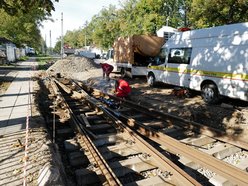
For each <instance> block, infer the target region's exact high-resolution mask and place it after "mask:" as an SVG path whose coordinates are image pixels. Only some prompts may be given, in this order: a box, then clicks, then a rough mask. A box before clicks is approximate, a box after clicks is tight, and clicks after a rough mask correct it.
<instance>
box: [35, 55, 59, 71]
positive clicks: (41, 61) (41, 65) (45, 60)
mask: <svg viewBox="0 0 248 186" xmlns="http://www.w3.org/2000/svg"><path fill="white" fill-rule="evenodd" d="M55 60H57V59H55V58H52V57H37V58H36V61H37V62H38V70H46V69H48V68H49V67H50V66H51V65H52V64H53V63H54V61H55Z"/></svg>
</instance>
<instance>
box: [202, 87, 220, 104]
mask: <svg viewBox="0 0 248 186" xmlns="http://www.w3.org/2000/svg"><path fill="white" fill-rule="evenodd" d="M201 96H202V98H203V100H204V101H205V102H206V103H208V104H216V103H218V102H219V91H218V88H217V87H216V85H214V84H206V85H204V86H203V87H202V90H201Z"/></svg>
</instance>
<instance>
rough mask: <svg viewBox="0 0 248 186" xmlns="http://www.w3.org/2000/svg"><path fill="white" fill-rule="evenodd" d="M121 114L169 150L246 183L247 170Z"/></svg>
mask: <svg viewBox="0 0 248 186" xmlns="http://www.w3.org/2000/svg"><path fill="white" fill-rule="evenodd" d="M90 89H91V90H95V89H93V88H90ZM97 91H99V90H97ZM102 95H107V96H109V97H110V98H113V99H116V100H119V101H122V103H125V104H126V103H127V104H129V105H133V106H135V108H136V109H137V108H138V110H139V111H140V110H142V112H144V113H146V114H149V115H152V114H155V115H158V116H160V118H162V117H163V116H166V117H172V118H173V119H176V120H178V121H181V122H185V120H184V119H182V118H179V117H175V116H171V115H167V114H164V113H161V112H158V111H155V110H154V109H146V108H144V107H142V106H137V105H135V104H134V103H132V102H130V101H127V100H123V99H120V98H117V97H115V96H113V95H109V94H105V93H102ZM109 110H111V109H109ZM112 111H113V112H116V111H114V110H112ZM148 111H149V112H148ZM119 114H120V115H121V113H119ZM121 116H122V117H123V118H125V119H126V120H127V124H128V125H129V126H130V127H132V128H133V127H135V128H136V130H137V131H138V132H140V133H141V134H142V135H144V136H146V137H149V138H150V139H151V140H153V141H155V142H157V143H159V144H161V145H163V146H165V147H167V148H168V149H169V150H171V151H174V152H177V153H179V154H181V155H183V156H185V157H187V158H189V159H192V160H193V161H195V162H196V163H198V164H200V165H202V166H205V167H207V168H209V169H210V170H212V171H214V172H216V173H218V174H219V175H222V176H223V177H225V178H228V179H229V180H230V181H232V182H233V183H236V184H238V185H248V179H247V177H248V173H247V172H245V171H243V170H240V169H238V168H236V167H234V166H233V165H230V164H227V163H225V162H223V161H221V160H218V159H216V158H214V157H212V156H210V155H208V154H205V153H204V152H201V151H198V150H196V149H194V148H192V147H190V146H187V145H185V144H183V143H181V142H178V141H177V140H175V139H173V138H171V137H169V136H167V135H165V134H164V133H161V132H159V131H157V130H154V129H152V128H150V127H148V126H145V125H143V124H142V123H140V122H137V121H135V119H132V118H129V117H126V116H124V115H121ZM186 122H187V123H190V124H194V125H197V126H201V127H203V128H205V129H206V128H207V129H209V127H206V126H203V125H201V124H198V123H196V122H191V121H186ZM209 130H210V129H209ZM211 130H212V129H211ZM198 132H199V131H198ZM216 133H217V134H219V135H220V133H221V134H222V135H223V132H221V131H218V130H216ZM214 138H215V139H225V137H221V138H220V137H215V136H214ZM221 141H224V140H221ZM227 143H228V141H227ZM237 144H239V145H241V146H242V147H243V146H245V147H246V146H247V143H245V142H242V141H241V142H239V143H237Z"/></svg>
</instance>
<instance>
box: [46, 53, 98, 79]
mask: <svg viewBox="0 0 248 186" xmlns="http://www.w3.org/2000/svg"><path fill="white" fill-rule="evenodd" d="M47 72H48V73H51V72H52V73H60V74H61V75H62V76H63V77H67V78H72V79H76V80H80V81H81V80H82V81H83V80H87V79H88V78H90V77H101V76H102V69H101V67H100V65H99V64H97V63H95V62H94V61H93V60H92V59H88V58H85V57H74V56H70V57H67V58H64V59H60V60H58V61H56V63H54V64H53V65H52V66H51V67H49V68H48V69H47Z"/></svg>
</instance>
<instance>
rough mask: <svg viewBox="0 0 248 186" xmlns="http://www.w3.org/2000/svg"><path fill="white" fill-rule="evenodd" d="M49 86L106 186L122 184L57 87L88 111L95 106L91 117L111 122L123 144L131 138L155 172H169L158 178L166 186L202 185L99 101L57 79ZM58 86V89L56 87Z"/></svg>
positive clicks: (84, 125) (84, 124)
mask: <svg viewBox="0 0 248 186" xmlns="http://www.w3.org/2000/svg"><path fill="white" fill-rule="evenodd" d="M51 81H52V80H51ZM51 85H52V87H53V88H54V89H55V91H54V92H56V94H57V95H54V97H57V98H59V102H60V103H63V108H64V109H67V110H69V120H70V121H72V123H73V125H74V127H73V128H76V129H77V130H76V131H78V132H79V133H80V135H81V137H80V138H83V139H84V140H83V144H84V146H85V145H86V146H87V147H88V148H87V149H88V151H90V152H92V153H91V156H92V157H93V158H94V160H95V161H94V164H98V166H99V167H101V171H102V175H105V177H106V180H107V182H108V185H122V183H121V181H120V180H119V179H118V178H117V177H116V175H115V173H114V172H113V170H112V169H111V166H109V165H108V163H107V162H106V161H105V159H104V157H103V156H102V154H101V153H100V152H99V151H98V148H97V147H96V146H95V144H94V140H95V139H94V138H93V139H91V138H92V136H91V138H90V137H89V134H90V132H89V131H88V130H89V128H90V127H89V126H88V128H87V126H86V125H87V122H85V123H82V121H85V119H87V118H85V119H82V120H81V121H80V120H79V119H78V117H77V115H76V114H75V113H74V112H73V109H71V108H70V106H69V104H68V103H67V101H66V100H65V98H64V96H63V95H62V94H61V92H60V90H59V88H61V89H62V90H63V91H64V92H65V93H67V94H69V95H71V98H74V99H75V100H78V99H83V100H84V102H87V104H88V105H90V107H91V108H93V107H94V111H93V112H90V113H91V114H92V115H95V116H98V115H105V116H106V117H107V118H109V119H110V120H112V121H114V122H113V126H114V127H115V128H117V131H120V132H121V135H122V137H123V139H125V138H126V141H128V140H129V139H130V138H132V141H133V142H134V143H135V145H136V147H139V149H143V150H142V151H143V152H141V154H143V155H144V154H147V155H149V156H148V157H150V158H149V159H150V161H151V162H150V163H151V165H153V166H155V167H157V168H156V169H158V170H161V171H162V172H164V171H165V172H167V171H168V173H163V174H165V175H164V176H166V175H167V174H168V175H170V177H169V178H166V177H164V176H163V174H162V175H161V176H160V178H161V179H162V180H164V183H166V184H175V183H176V185H177V184H178V185H201V184H200V183H199V182H197V181H196V180H195V179H193V178H192V177H191V176H190V175H188V174H187V173H186V172H184V171H183V170H182V169H180V168H179V167H178V166H177V165H176V164H174V163H173V162H172V161H171V160H169V159H168V158H166V157H165V156H164V155H163V154H161V152H159V151H157V150H156V149H155V148H154V147H153V146H151V145H150V144H149V143H147V142H146V141H145V140H144V139H143V138H142V137H140V136H139V135H138V133H137V132H136V131H133V130H132V129H130V128H129V127H127V126H126V125H124V124H123V123H122V121H120V120H119V119H118V118H117V117H115V116H114V115H113V114H112V113H111V112H110V111H109V110H108V109H106V107H105V106H104V105H103V104H102V103H101V102H100V101H98V100H96V99H95V98H93V97H91V96H89V95H88V94H87V93H86V92H84V91H83V90H82V89H81V90H80V91H79V92H77V91H75V90H72V89H70V88H69V87H68V86H67V85H64V84H63V83H61V82H59V81H57V80H54V83H51ZM57 85H58V86H59V88H58V86H57ZM73 95H74V97H73ZM56 100H57V99H56ZM54 104H55V105H56V103H54ZM57 114H58V113H57ZM91 114H90V115H91ZM62 115H63V114H62ZM85 115H86V114H85ZM62 117H63V116H62ZM63 119H64V120H65V118H63ZM67 119H68V118H67ZM88 122H89V121H88ZM121 129H122V130H121ZM77 135H78V134H77ZM93 137H95V138H96V139H97V137H96V136H93ZM92 140H93V141H92ZM144 163H145V162H144ZM152 169H154V168H152ZM165 178H166V179H165ZM113 180H114V181H113ZM150 181H151V180H150ZM151 184H152V183H151ZM104 185H105V184H104ZM146 185H149V184H148V183H146Z"/></svg>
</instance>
